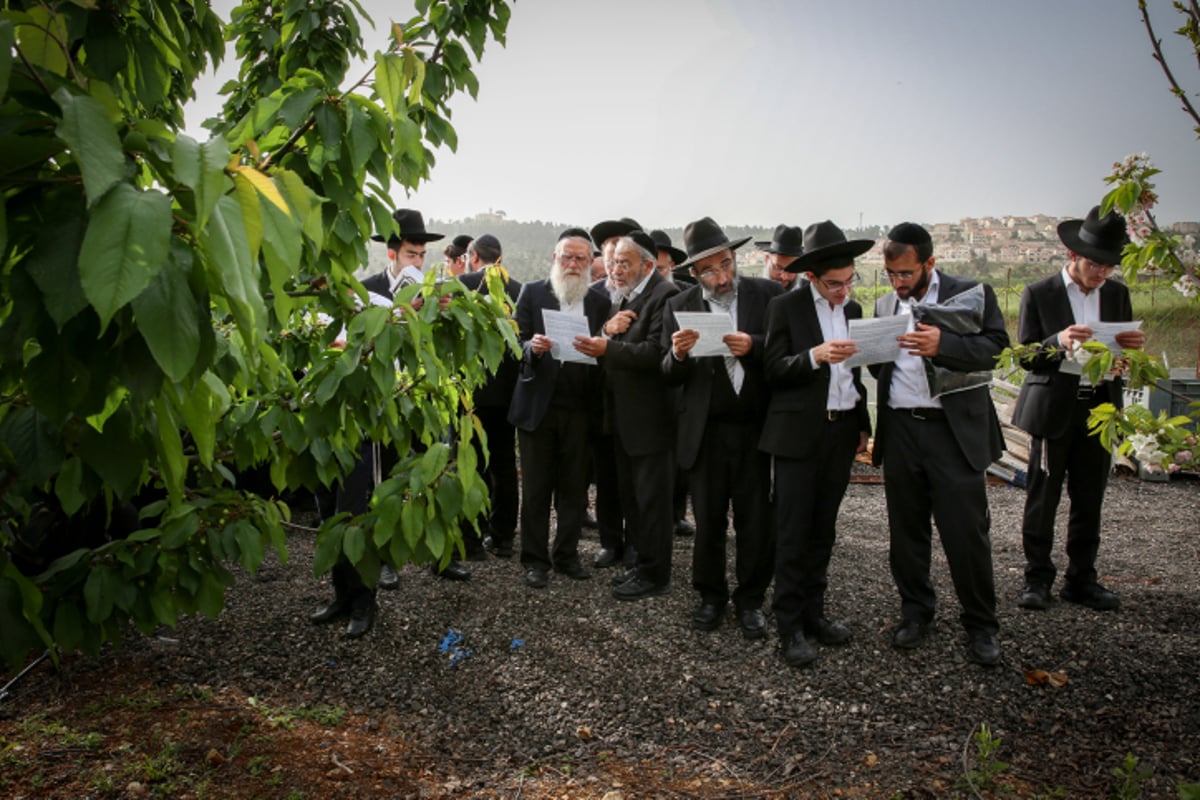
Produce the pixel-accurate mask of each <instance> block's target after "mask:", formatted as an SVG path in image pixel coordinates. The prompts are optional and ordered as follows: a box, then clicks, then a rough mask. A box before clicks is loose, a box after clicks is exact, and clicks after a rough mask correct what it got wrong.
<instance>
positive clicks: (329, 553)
mask: <svg viewBox="0 0 1200 800" xmlns="http://www.w3.org/2000/svg"><path fill="white" fill-rule="evenodd" d="M343 530H344V529H343V528H340V527H331V528H329V529H327V530H322V531H321V532H320V533H319V534H317V550H316V552H315V553H314V554H313V577H318V576H320V575H324V574H325V573H326V572H329V570H331V569H333V565H334V564H336V563H337V560H338V557H340V556H341V554H342V535H343Z"/></svg>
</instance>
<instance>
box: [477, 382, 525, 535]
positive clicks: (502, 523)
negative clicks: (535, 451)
mask: <svg viewBox="0 0 1200 800" xmlns="http://www.w3.org/2000/svg"><path fill="white" fill-rule="evenodd" d="M475 414H476V415H477V416H478V417H479V421H480V423H482V425H483V430H484V433H486V434H487V449H488V461H487V462H486V466H483V465H484V463H485V462H484V461H483V460H482V459H481V460H480V462H479V464H480V466H481V470H480V473H481V474H482V475H483V479H484V480H485V481H487V484H488V493H489V494H490V495H491V499H492V510H491V513H490V514H489V515H488V518H487V520H480V529H481V530H483V531H484V532H485V533H486V532H487V531H488V529H490V530H491V534H492V536H493V537H495V538H496V539H497V540H499V541H505V542H511V541H512V540H513V536H514V535H515V534H516V530H517V510H518V508H519V507H520V502H521V500H520V497H521V496H520V486H519V485H518V480H517V436H516V429H515V428H514V427H513V425H512V423H510V422H509V421H508V409H507V408H499V407H492V406H480V407H478V408H476V409H475ZM474 442H475V445H476V447H479V446H480V443H479V440H478V439H475V440H474ZM485 522H486V525H485V524H484V523H485ZM472 535H473V534H472Z"/></svg>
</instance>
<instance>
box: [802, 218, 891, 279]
mask: <svg viewBox="0 0 1200 800" xmlns="http://www.w3.org/2000/svg"><path fill="white" fill-rule="evenodd" d="M874 246H875V240H874V239H847V238H846V234H844V233H842V229H841V228H839V227H838V226H837V225H834V224H833V223H832V222H831V221H829V220H825V221H824V222H814V223H813V224H812V225H809V226H808V227H807V228H805V229H804V254H803V255H801V256H800V257H799V258H797V259H796V260H795V261H793V262H792V263H790V264H788V265H787V266H786V267H784V269H786V270H787V271H788V272H808V271H809V270H817V269H820V268H821V267H829V268H836V267H844V266H848V265H849V264H850V262H852V261H854V259H856V258H858V257H859V256H861V255H862V254H863V253H865V252H867V251H868V250H870V249H871V248H872V247H874Z"/></svg>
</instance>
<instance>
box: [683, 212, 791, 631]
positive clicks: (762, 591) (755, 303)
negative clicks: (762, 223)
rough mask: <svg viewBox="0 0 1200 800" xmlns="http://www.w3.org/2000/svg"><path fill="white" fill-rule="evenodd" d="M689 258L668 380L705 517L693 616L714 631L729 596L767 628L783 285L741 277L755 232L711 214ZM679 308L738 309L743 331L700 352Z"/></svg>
mask: <svg viewBox="0 0 1200 800" xmlns="http://www.w3.org/2000/svg"><path fill="white" fill-rule="evenodd" d="M683 239H684V246H685V247H686V248H687V258H686V259H685V260H684V261H683V263H682V264H680V265H679V267H677V268H676V269H680V268H684V269H687V268H690V270H691V274H692V276H693V277H694V278H695V279H696V280H697V281H698V284H697V285H695V286H692V287H689V288H688V289H686V290H685V291H683V292H680V293H679V294H677V295H675V296H674V297H672V298H671V299H670V300H668V301H667V309H666V311H665V312H664V314H663V338H664V343H665V346H666V347H667V348H669V350H670V352H668V353H667V354H666V355H665V356H664V357H663V362H662V368H663V373H664V374H665V375H666V378H667V383H668V385H671V386H678V387H680V388H681V393H680V395H679V400H680V402H679V407H678V415H677V423H678V427H677V435H676V448H675V455H676V458H677V459H678V462H679V466H680V467H682V468H683V469H685V470H687V476H688V482H689V485H690V487H691V491H692V510H693V513H694V514H695V517H696V543H695V548H694V549H693V551H692V585H693V587H694V588H695V589H696V591H697V592H699V593H700V605H699V606H698V607H697V608H696V609H695V610H694V611H693V612H692V618H691V624H692V627H693V628H696V629H698V630H706V631H711V630H714V629H715V628H716V627H717V626H718V625H720V624H721V620H722V619H723V617H724V615H725V606H726V604H727V603H728V602H729V600H730V598H731V597H732V599H733V604H734V607H735V609H736V610H737V614H738V623H739V624H740V625H741V629H742V635H743V636H745V637H746V638H748V639H761V638H762V637H764V636H766V633H767V623H766V618H765V617H764V616H763V611H762V604H763V600H764V599H765V597H766V593H767V586H768V585H770V583H771V575H772V569H773V567H772V565H773V563H774V537H773V536H772V532H771V524H770V521H771V520H770V507H769V499H768V494H767V488H768V486H769V484H770V459H769V457H768V456H767V455H766V454H765V453H762V452H760V451H759V450H758V449H757V448H758V438H759V434H760V433H761V431H762V420H763V416H764V414H765V412H766V408H767V384H766V378H765V376H764V373H763V360H762V355H763V346H764V342H765V339H766V335H765V334H766V331H765V327H764V323H765V321H766V311H767V303H768V302H769V301H770V300H771V298H773V297H775V296H776V295H779V294H781V293H782V292H783V289H782V287H780V286H779V285H778V284H776V283H774V282H772V281H768V280H764V279H762V278H739V277H738V273H737V260H736V257H735V256H734V252H733V251H734V250H736V249H737V248H739V247H741V246H742V245H744V244H745V243H746V242H748V241H749V240H750V237H749V236H747V237H746V238H744V239H739V240H737V241H730V240H729V238H728V237H727V236H726V235H725V233H724V231H722V230H721V228H720V227H719V226H718V225H717V223H715V222H714V221H713V220H712V219H710V218H708V217H705V218H704V219H701V220H697V221H696V222H693V223H691V224H689V225H688V226H687V228H686V229H685V230H684V235H683ZM677 312H713V313H721V314H727V315H729V316H730V317H731V318H732V320H731V321H732V327H733V330H734V332H733V333H728V334H726V335H725V336H724V338H723V342H724V344H725V347H726V348H727V349H728V352H727V353H725V354H723V355H719V356H711V357H704V358H701V357H697V356H695V355H694V354H693V353H692V350H693V348H694V347H695V346H696V343H697V341H698V339H699V336H700V334H699V332H697V331H696V330H694V329H690V328H687V327H682V329H681V325H680V324H679V321H678V320H677V318H676V316H675V315H676V313H677ZM731 504H732V506H733V519H734V533H735V535H736V542H737V544H736V547H737V558H736V562H735V573H736V576H737V587H736V588H735V589H734V590H733V592H732V593H731V592H730V591H729V583H728V581H727V579H726V576H725V538H726V535H725V532H726V528H727V527H728V523H727V518H728V514H729V507H730V505H731Z"/></svg>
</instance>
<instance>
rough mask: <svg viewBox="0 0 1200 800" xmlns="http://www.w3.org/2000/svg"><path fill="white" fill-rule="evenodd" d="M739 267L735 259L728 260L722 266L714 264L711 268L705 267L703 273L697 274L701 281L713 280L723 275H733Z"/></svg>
mask: <svg viewBox="0 0 1200 800" xmlns="http://www.w3.org/2000/svg"><path fill="white" fill-rule="evenodd" d="M736 266H737V264H736V262H735V261H734V260H733V259H727V260H725V261H722V262H721V263H720V264H714V265H713V266H710V267H705V268H704V269H703V270H702V271H700V272H697V273H696V277H697V278H700V279H701V280H711V279H713V278H715V277H717V275H718V274H721V275H732V274H733V270H734V268H735V267H736Z"/></svg>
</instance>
